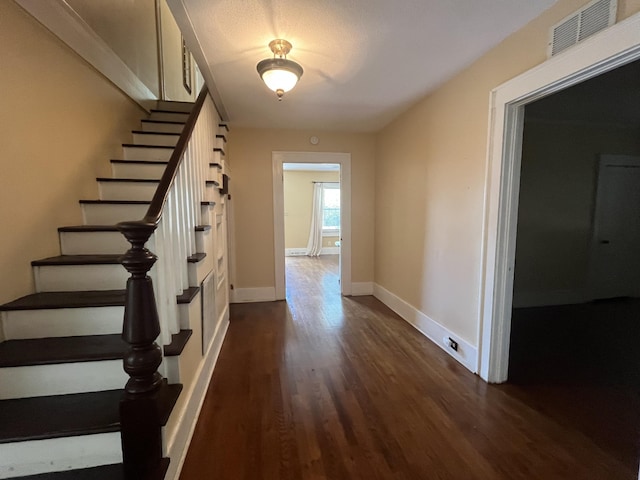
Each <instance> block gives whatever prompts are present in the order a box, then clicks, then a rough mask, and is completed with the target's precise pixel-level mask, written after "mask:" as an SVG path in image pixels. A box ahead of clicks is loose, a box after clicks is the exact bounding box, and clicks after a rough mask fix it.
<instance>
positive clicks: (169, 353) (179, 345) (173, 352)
mask: <svg viewBox="0 0 640 480" xmlns="http://www.w3.org/2000/svg"><path fill="white" fill-rule="evenodd" d="M192 334H193V330H180V331H179V332H178V333H176V334H173V335H171V343H170V344H169V345H165V347H164V355H165V357H177V356H178V355H180V354H182V351H183V350H184V347H186V346H187V342H188V341H189V339H190V338H191V335H192Z"/></svg>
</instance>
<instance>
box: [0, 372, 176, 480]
mask: <svg viewBox="0 0 640 480" xmlns="http://www.w3.org/2000/svg"><path fill="white" fill-rule="evenodd" d="M181 391H182V385H181V384H179V383H176V384H171V385H169V384H168V383H167V380H166V379H165V380H164V381H163V383H162V385H161V387H160V389H159V390H158V391H157V392H156V393H155V396H156V400H157V405H158V413H159V421H160V425H161V426H164V425H166V424H167V422H168V421H169V416H170V415H171V411H172V410H173V407H174V406H175V404H176V401H177V400H178V397H179V396H180V392H181ZM123 395H124V390H105V391H101V392H90V393H72V394H67V395H51V396H46V397H31V398H16V399H9V400H0V444H2V443H9V442H24V441H29V440H43V439H46V438H60V437H70V436H77V435H91V434H96V433H108V432H117V431H119V430H120V401H121V400H122V399H123ZM27 478H28V477H27Z"/></svg>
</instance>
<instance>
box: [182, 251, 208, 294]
mask: <svg viewBox="0 0 640 480" xmlns="http://www.w3.org/2000/svg"><path fill="white" fill-rule="evenodd" d="M213 266H214V265H213V256H212V255H207V256H206V257H205V258H203V259H202V260H200V261H199V262H197V263H189V266H188V269H187V270H188V277H189V286H191V287H197V286H199V285H200V284H202V281H203V280H204V279H205V277H206V276H207V275H208V274H209V272H210V271H211V270H212V269H213Z"/></svg>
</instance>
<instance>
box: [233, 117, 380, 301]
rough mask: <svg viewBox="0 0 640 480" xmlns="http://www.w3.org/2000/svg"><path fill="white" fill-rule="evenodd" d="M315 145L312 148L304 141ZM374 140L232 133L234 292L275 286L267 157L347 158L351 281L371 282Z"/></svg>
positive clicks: (371, 137)
mask: <svg viewBox="0 0 640 480" xmlns="http://www.w3.org/2000/svg"><path fill="white" fill-rule="evenodd" d="M312 135H316V136H318V137H319V138H320V144H319V145H317V146H313V145H311V144H310V143H309V137H311V136H312ZM374 144H375V142H374V135H373V134H365V133H336V132H317V131H305V130H272V129H248V128H235V129H233V137H232V138H231V140H230V141H229V156H230V157H231V158H232V159H233V177H232V179H231V193H232V198H233V200H232V201H233V202H234V222H235V243H236V245H235V256H236V262H235V265H236V285H235V287H237V288H250V287H272V286H274V285H275V278H274V277H275V270H274V245H273V187H272V173H271V168H272V167H271V152H273V151H295V152H308V151H322V152H345V153H350V154H351V209H352V213H351V230H352V247H351V251H352V253H351V258H352V265H351V269H352V273H351V276H352V281H354V282H370V281H372V280H373V231H374V230H373V229H374V219H373V217H374V209H373V202H374V176H375V175H374Z"/></svg>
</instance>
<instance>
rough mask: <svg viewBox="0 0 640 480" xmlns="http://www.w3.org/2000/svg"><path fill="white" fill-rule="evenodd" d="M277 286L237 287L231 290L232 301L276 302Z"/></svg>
mask: <svg viewBox="0 0 640 480" xmlns="http://www.w3.org/2000/svg"><path fill="white" fill-rule="evenodd" d="M275 301H276V289H275V287H261V288H235V289H233V290H231V303H251V302H275Z"/></svg>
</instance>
